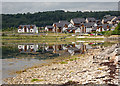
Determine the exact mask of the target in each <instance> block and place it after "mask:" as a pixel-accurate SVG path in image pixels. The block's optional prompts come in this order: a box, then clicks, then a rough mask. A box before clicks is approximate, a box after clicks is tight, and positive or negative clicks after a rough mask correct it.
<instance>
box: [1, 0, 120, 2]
mask: <svg viewBox="0 0 120 86" xmlns="http://www.w3.org/2000/svg"><path fill="white" fill-rule="evenodd" d="M0 1H2V2H83V1H84V2H118V1H120V0H0Z"/></svg>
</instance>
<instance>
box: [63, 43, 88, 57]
mask: <svg viewBox="0 0 120 86" xmlns="http://www.w3.org/2000/svg"><path fill="white" fill-rule="evenodd" d="M63 49H64V50H67V52H69V53H70V54H71V55H75V54H83V53H85V51H86V45H84V44H83V43H79V44H76V43H73V44H68V45H66V46H63Z"/></svg>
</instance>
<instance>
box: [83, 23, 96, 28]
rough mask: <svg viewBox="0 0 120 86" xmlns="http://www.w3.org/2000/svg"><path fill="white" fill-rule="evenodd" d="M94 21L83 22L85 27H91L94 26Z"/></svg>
mask: <svg viewBox="0 0 120 86" xmlns="http://www.w3.org/2000/svg"><path fill="white" fill-rule="evenodd" d="M94 24H95V23H94V22H89V23H85V26H86V27H87V28H90V27H92V26H94Z"/></svg>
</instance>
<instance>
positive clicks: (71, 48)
mask: <svg viewBox="0 0 120 86" xmlns="http://www.w3.org/2000/svg"><path fill="white" fill-rule="evenodd" d="M68 50H74V51H77V50H79V49H78V48H76V47H69V48H68Z"/></svg>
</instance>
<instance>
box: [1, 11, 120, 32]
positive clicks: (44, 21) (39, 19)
mask: <svg viewBox="0 0 120 86" xmlns="http://www.w3.org/2000/svg"><path fill="white" fill-rule="evenodd" d="M119 14H120V11H101V12H81V11H77V12H69V11H68V12H64V11H62V10H57V11H47V12H37V13H34V14H31V13H26V14H25V13H24V14H2V28H3V30H13V29H16V28H17V27H18V26H19V25H20V24H35V25H37V26H38V27H44V26H46V25H52V24H53V23H54V22H58V21H59V20H68V21H70V19H71V18H78V17H81V18H86V17H94V18H96V19H102V18H103V17H104V16H105V15H111V16H113V15H114V16H119Z"/></svg>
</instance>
